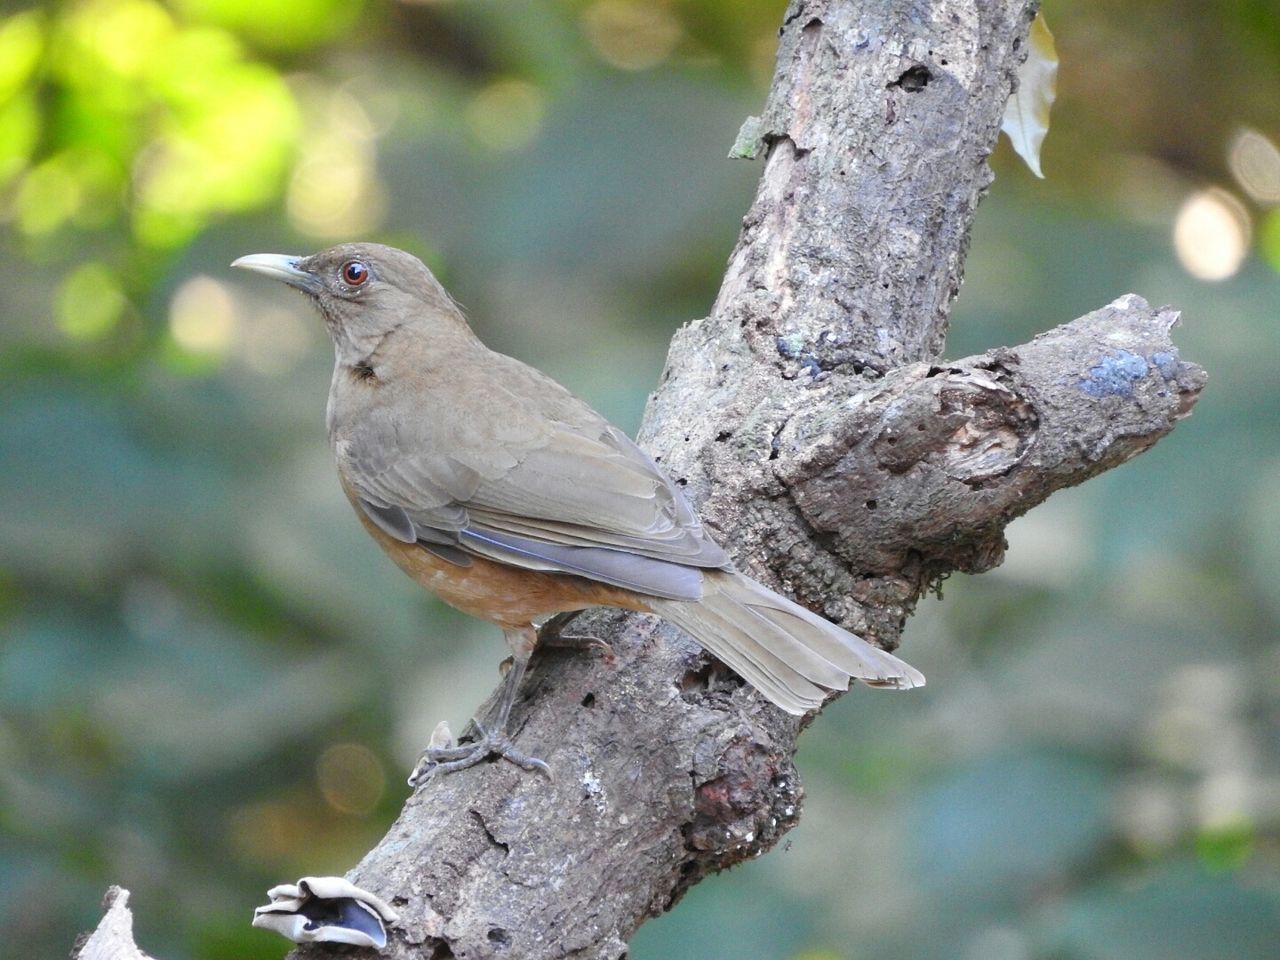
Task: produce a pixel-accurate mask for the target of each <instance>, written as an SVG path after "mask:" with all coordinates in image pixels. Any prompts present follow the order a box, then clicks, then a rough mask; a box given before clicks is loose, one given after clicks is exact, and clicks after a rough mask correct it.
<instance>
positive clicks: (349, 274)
mask: <svg viewBox="0 0 1280 960" xmlns="http://www.w3.org/2000/svg"><path fill="white" fill-rule="evenodd" d="M368 279H369V267H368V266H367V265H365V264H363V263H361V262H360V261H359V260H348V261H347V262H346V263H344V264H343V265H342V282H343V283H345V284H346V285H347V286H349V287H358V286H360V284H362V283H364V282H365V281H366V280H368Z"/></svg>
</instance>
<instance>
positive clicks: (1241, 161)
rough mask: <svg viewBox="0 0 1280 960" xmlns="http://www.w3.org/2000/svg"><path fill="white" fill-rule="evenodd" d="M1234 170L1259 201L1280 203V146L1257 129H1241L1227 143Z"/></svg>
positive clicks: (1238, 180) (1230, 163)
mask: <svg viewBox="0 0 1280 960" xmlns="http://www.w3.org/2000/svg"><path fill="white" fill-rule="evenodd" d="M1227 163H1228V164H1229V165H1230V167H1231V173H1232V175H1233V176H1234V177H1235V178H1236V180H1237V182H1239V184H1240V186H1242V187H1244V190H1245V193H1247V194H1249V196H1251V197H1252V198H1253V199H1254V200H1256V201H1258V202H1259V203H1280V148H1277V147H1276V145H1275V144H1274V143H1273V142H1272V141H1271V140H1269V139H1268V138H1267V137H1266V136H1264V135H1263V134H1261V133H1259V132H1258V131H1257V130H1254V129H1251V128H1249V127H1245V128H1243V129H1242V130H1239V131H1238V132H1237V133H1236V135H1235V136H1234V137H1232V138H1231V143H1230V145H1229V146H1228V147H1227Z"/></svg>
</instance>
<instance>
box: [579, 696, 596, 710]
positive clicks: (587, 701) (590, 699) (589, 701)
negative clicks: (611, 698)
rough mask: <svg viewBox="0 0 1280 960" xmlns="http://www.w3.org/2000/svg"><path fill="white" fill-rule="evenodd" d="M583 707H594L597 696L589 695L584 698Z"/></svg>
mask: <svg viewBox="0 0 1280 960" xmlns="http://www.w3.org/2000/svg"><path fill="white" fill-rule="evenodd" d="M582 705H583V706H584V707H594V706H595V705H596V695H595V694H594V693H588V694H587V695H586V696H585V697H583V698H582Z"/></svg>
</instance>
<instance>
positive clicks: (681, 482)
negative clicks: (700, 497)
mask: <svg viewBox="0 0 1280 960" xmlns="http://www.w3.org/2000/svg"><path fill="white" fill-rule="evenodd" d="M688 485H689V481H688V480H687V479H686V478H685V477H681V478H680V479H679V480H677V481H676V486H678V487H685V486H688Z"/></svg>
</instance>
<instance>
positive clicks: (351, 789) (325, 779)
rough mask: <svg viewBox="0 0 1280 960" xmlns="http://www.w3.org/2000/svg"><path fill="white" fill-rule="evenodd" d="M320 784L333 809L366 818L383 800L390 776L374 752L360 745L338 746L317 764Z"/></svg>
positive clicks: (323, 756) (330, 749)
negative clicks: (365, 815)
mask: <svg viewBox="0 0 1280 960" xmlns="http://www.w3.org/2000/svg"><path fill="white" fill-rule="evenodd" d="M316 782H317V783H318V784H319V786H320V793H321V794H322V795H323V796H324V798H325V800H326V801H327V802H328V803H329V805H330V806H331V807H333V808H334V809H335V810H338V811H340V812H342V813H351V814H356V815H361V816H363V815H364V814H367V813H370V812H371V811H372V810H373V808H374V807H376V806H377V805H378V801H379V800H381V799H382V791H383V789H384V788H385V786H386V775H385V774H384V773H383V770H382V763H381V762H380V761H379V760H378V758H377V757H376V756H375V755H374V753H373V751H372V750H370V749H369V748H368V747H366V746H362V745H361V744H358V743H335V744H334V745H333V746H331V747H329V748H328V749H326V750H325V751H324V753H322V754H320V759H319V760H317V761H316Z"/></svg>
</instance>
